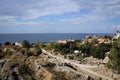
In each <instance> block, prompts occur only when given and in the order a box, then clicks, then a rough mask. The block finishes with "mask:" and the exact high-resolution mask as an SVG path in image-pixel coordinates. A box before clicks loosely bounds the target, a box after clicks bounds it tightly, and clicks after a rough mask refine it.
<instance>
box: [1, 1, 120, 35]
mask: <svg viewBox="0 0 120 80" xmlns="http://www.w3.org/2000/svg"><path fill="white" fill-rule="evenodd" d="M119 29H120V0H0V33H83V32H84V33H91V32H92V33H106V32H107V33H111V32H115V30H119Z"/></svg>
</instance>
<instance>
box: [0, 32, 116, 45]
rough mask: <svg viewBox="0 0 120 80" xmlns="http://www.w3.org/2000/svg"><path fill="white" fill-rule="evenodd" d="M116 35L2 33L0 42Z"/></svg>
mask: <svg viewBox="0 0 120 80" xmlns="http://www.w3.org/2000/svg"><path fill="white" fill-rule="evenodd" d="M93 35H96V36H104V35H114V33H39V34H0V43H5V42H7V41H9V42H22V41H23V40H28V41H29V42H31V43H34V42H52V41H57V40H66V39H71V38H72V39H83V38H84V37H85V36H93Z"/></svg>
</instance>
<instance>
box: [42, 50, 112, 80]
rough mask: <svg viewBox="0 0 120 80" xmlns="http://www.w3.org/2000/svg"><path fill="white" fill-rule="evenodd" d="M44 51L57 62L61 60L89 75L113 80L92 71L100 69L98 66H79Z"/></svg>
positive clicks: (104, 79) (44, 51)
mask: <svg viewBox="0 0 120 80" xmlns="http://www.w3.org/2000/svg"><path fill="white" fill-rule="evenodd" d="M42 51H43V53H44V54H47V55H48V56H50V57H53V58H56V59H57V60H59V61H60V62H62V63H70V64H71V65H72V66H76V67H77V69H78V70H80V71H82V72H84V73H86V74H87V75H90V76H94V77H98V78H102V79H103V80H113V79H112V78H110V77H107V76H104V74H99V73H97V72H94V71H92V70H91V69H90V68H95V67H98V66H89V65H84V64H78V63H76V62H73V61H70V60H68V59H63V58H61V57H58V56H54V55H52V54H51V53H50V52H47V51H46V50H44V49H42Z"/></svg>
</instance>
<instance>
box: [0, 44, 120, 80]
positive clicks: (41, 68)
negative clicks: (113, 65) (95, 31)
mask: <svg viewBox="0 0 120 80" xmlns="http://www.w3.org/2000/svg"><path fill="white" fill-rule="evenodd" d="M41 51H42V52H41ZM41 51H40V50H39V49H38V48H37V49H36V48H30V49H25V48H22V47H18V46H2V47H0V58H1V59H0V80H106V79H107V80H119V78H120V76H119V75H118V74H115V73H113V72H112V70H110V69H107V68H106V67H105V66H104V65H103V64H99V65H98V64H97V63H102V60H98V59H95V58H91V57H89V58H85V59H83V60H82V61H76V60H69V59H64V58H63V57H61V56H60V55H54V54H51V53H50V52H47V51H45V50H41ZM3 54H5V55H3Z"/></svg>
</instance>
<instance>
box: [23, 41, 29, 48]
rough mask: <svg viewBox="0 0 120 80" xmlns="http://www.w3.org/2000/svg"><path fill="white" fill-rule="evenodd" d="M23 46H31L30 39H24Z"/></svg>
mask: <svg viewBox="0 0 120 80" xmlns="http://www.w3.org/2000/svg"><path fill="white" fill-rule="evenodd" d="M22 46H23V47H24V48H30V43H29V41H27V40H24V41H23V42H22Z"/></svg>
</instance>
